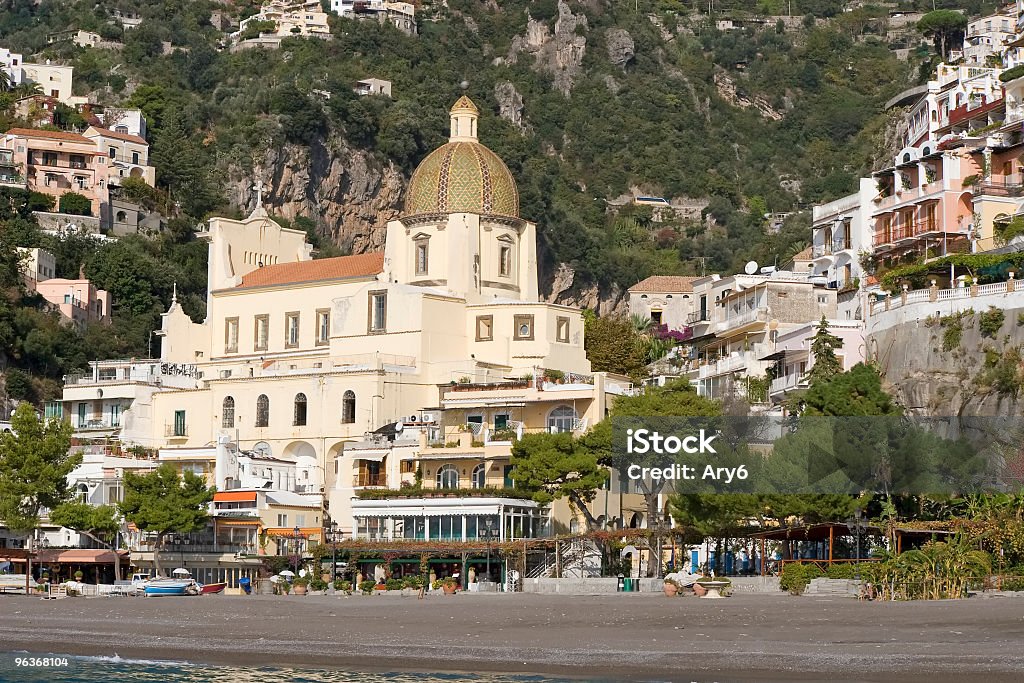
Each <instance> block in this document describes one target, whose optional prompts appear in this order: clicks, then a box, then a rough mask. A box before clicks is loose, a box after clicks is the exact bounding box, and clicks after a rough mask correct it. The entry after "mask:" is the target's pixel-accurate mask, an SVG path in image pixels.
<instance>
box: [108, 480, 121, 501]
mask: <svg viewBox="0 0 1024 683" xmlns="http://www.w3.org/2000/svg"><path fill="white" fill-rule="evenodd" d="M123 499H124V489H123V488H121V485H120V484H111V485H110V486H108V487H107V505H115V504H117V503H120V502H121V501H122V500H123Z"/></svg>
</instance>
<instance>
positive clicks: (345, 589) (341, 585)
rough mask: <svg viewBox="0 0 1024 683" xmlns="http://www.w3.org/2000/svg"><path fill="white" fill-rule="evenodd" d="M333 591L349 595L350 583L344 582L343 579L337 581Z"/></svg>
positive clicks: (350, 590)
mask: <svg viewBox="0 0 1024 683" xmlns="http://www.w3.org/2000/svg"><path fill="white" fill-rule="evenodd" d="M334 590H336V591H338V592H339V593H351V592H352V582H351V581H345V580H343V579H338V580H336V581H335V582H334Z"/></svg>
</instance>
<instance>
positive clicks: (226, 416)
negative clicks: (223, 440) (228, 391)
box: [220, 396, 235, 429]
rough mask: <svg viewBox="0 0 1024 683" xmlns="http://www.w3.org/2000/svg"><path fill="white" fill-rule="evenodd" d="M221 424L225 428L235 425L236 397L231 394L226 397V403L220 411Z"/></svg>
mask: <svg viewBox="0 0 1024 683" xmlns="http://www.w3.org/2000/svg"><path fill="white" fill-rule="evenodd" d="M220 425H221V427H223V428H224V429H231V428H232V427H234V426H235V399H234V398H232V397H231V396H225V397H224V405H223V406H221V411H220Z"/></svg>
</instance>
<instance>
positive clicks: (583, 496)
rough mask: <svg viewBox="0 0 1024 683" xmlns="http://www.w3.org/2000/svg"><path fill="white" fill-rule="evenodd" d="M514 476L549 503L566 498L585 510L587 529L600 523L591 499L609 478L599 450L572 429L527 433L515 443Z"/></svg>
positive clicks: (512, 461) (517, 481)
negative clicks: (593, 511) (600, 458)
mask: <svg viewBox="0 0 1024 683" xmlns="http://www.w3.org/2000/svg"><path fill="white" fill-rule="evenodd" d="M511 464H512V472H511V475H510V476H511V477H512V479H514V480H515V481H516V483H517V484H519V485H520V486H522V487H523V488H525V489H527V490H531V491H534V494H533V499H534V500H535V501H537V502H538V503H541V504H542V505H547V504H549V503H551V502H552V501H554V500H557V499H559V498H565V499H567V500H568V501H569V503H571V504H572V506H573V507H574V508H575V509H576V510H579V511H580V512H582V513H583V515H584V517H585V519H586V521H587V531H593V530H596V529H597V528H598V527H599V524H598V522H597V520H596V519H595V518H594V515H593V514H592V513H591V511H590V508H589V507H588V505H587V504H588V503H590V502H591V501H592V500H594V497H595V496H596V495H597V489H598V488H599V487H600V486H602V485H603V484H604V483H605V481H606V479H607V476H608V474H607V472H606V470H605V469H604V468H603V467H601V466H600V464H599V463H598V458H597V454H596V453H595V452H594V451H593V450H590V449H587V448H586V447H585V446H584V445H583V443H582V440H580V439H577V438H576V437H574V436H573V435H572V433H569V432H564V433H560V434H547V433H543V434H526V435H525V436H523V438H522V439H520V440H519V441H517V442H516V443H515V444H514V445H513V446H512V459H511Z"/></svg>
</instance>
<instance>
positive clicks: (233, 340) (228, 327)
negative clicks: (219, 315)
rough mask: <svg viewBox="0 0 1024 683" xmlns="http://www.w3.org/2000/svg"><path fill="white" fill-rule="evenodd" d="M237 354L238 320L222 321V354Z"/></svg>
mask: <svg viewBox="0 0 1024 683" xmlns="http://www.w3.org/2000/svg"><path fill="white" fill-rule="evenodd" d="M237 352H238V318H227V319H226V320H225V321H224V353H237Z"/></svg>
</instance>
